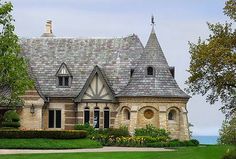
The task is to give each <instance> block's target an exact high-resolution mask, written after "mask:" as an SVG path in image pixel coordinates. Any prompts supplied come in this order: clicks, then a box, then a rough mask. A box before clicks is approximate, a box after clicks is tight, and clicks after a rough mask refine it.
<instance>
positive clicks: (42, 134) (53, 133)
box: [0, 130, 87, 139]
mask: <svg viewBox="0 0 236 159" xmlns="http://www.w3.org/2000/svg"><path fill="white" fill-rule="evenodd" d="M86 136H87V132H86V131H83V130H70V131H66V130H64V131H57V130H50V131H44V130H20V131H18V130H4V131H0V138H9V139H22V138H24V139H31V138H45V139H80V138H85V137H86Z"/></svg>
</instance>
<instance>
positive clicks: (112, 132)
mask: <svg viewBox="0 0 236 159" xmlns="http://www.w3.org/2000/svg"><path fill="white" fill-rule="evenodd" d="M97 132H98V134H101V135H105V136H113V137H114V138H116V137H121V136H124V137H128V136H130V135H129V130H128V128H127V127H125V126H121V127H120V128H107V129H99V130H98V131H97Z"/></svg>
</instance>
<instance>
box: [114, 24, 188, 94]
mask: <svg viewBox="0 0 236 159" xmlns="http://www.w3.org/2000/svg"><path fill="white" fill-rule="evenodd" d="M148 66H151V67H153V68H154V75H153V76H148V75H147V67H148ZM118 96H155V97H181V98H189V96H188V95H187V94H186V93H184V92H183V91H182V90H181V89H180V88H179V86H178V84H177V83H176V81H175V79H174V78H173V77H172V75H171V73H170V70H169V65H168V63H167V61H166V58H165V56H164V53H163V51H162V49H161V47H160V44H159V42H158V40H157V36H156V33H155V31H154V28H152V31H151V34H150V37H149V39H148V42H147V45H146V47H145V48H144V53H143V54H142V56H141V58H139V59H138V61H137V66H136V68H135V69H134V73H133V76H132V78H131V80H130V82H129V83H128V85H127V86H126V87H125V88H124V89H123V90H122V91H121V92H120V93H119V94H118Z"/></svg>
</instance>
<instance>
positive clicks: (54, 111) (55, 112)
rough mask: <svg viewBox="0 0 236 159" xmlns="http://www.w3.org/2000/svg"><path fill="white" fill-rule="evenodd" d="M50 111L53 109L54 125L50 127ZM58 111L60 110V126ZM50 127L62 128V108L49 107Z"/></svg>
mask: <svg viewBox="0 0 236 159" xmlns="http://www.w3.org/2000/svg"><path fill="white" fill-rule="evenodd" d="M50 111H53V127H50V126H49V125H50V116H49V114H50ZM57 111H60V127H57ZM48 128H49V129H62V110H61V109H48Z"/></svg>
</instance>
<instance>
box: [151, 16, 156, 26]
mask: <svg viewBox="0 0 236 159" xmlns="http://www.w3.org/2000/svg"><path fill="white" fill-rule="evenodd" d="M151 23H152V26H154V25H155V22H154V16H153V15H152V18H151Z"/></svg>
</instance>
